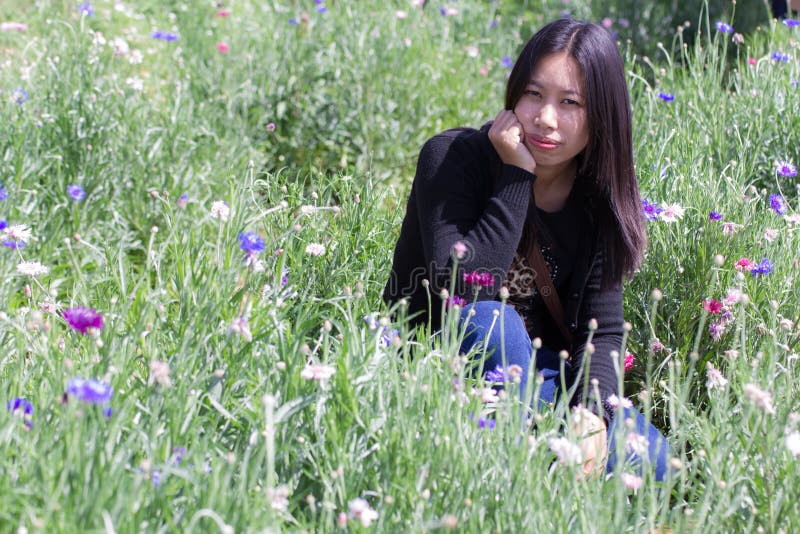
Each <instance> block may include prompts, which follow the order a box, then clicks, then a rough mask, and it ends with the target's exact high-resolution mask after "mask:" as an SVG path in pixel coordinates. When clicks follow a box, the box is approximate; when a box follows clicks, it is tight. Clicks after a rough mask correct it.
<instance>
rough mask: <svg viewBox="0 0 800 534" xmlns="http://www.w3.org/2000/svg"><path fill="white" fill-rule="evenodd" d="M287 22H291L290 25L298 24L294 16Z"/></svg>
mask: <svg viewBox="0 0 800 534" xmlns="http://www.w3.org/2000/svg"><path fill="white" fill-rule="evenodd" d="M288 22H289V24H291V25H292V26H297V25H298V24H299V22H297V19H296V18H294V17H292V18H290V19H289V21H288Z"/></svg>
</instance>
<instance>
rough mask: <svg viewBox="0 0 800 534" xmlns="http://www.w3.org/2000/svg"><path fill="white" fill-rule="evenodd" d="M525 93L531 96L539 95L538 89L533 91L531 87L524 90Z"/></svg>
mask: <svg viewBox="0 0 800 534" xmlns="http://www.w3.org/2000/svg"><path fill="white" fill-rule="evenodd" d="M525 94H526V95H531V96H541V94H540V93H539V91H534V90H533V89H528V90H527V91H525Z"/></svg>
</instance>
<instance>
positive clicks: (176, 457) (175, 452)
mask: <svg viewBox="0 0 800 534" xmlns="http://www.w3.org/2000/svg"><path fill="white" fill-rule="evenodd" d="M184 454H186V447H178V446H177V445H176V446H175V447H172V463H173V464H175V465H180V463H181V460H183V455H184Z"/></svg>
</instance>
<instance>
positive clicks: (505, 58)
mask: <svg viewBox="0 0 800 534" xmlns="http://www.w3.org/2000/svg"><path fill="white" fill-rule="evenodd" d="M500 63H502V65H503V66H504V67H505V68H507V69H510V68H511V67H513V66H514V60H513V59H511V56H503V59H501V60H500Z"/></svg>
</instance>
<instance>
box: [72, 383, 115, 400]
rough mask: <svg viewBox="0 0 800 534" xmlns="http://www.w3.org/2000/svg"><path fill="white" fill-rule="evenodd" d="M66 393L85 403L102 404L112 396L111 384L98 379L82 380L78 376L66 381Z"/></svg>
mask: <svg viewBox="0 0 800 534" xmlns="http://www.w3.org/2000/svg"><path fill="white" fill-rule="evenodd" d="M67 395H71V396H73V397H75V398H77V399H78V400H80V401H82V402H85V403H87V404H103V403H106V402H109V401H110V400H111V397H113V396H114V390H113V389H112V388H111V385H110V384H108V383H106V382H102V381H99V380H94V379H91V378H90V379H88V380H84V379H83V378H80V377H75V378H70V380H69V382H68V383H67Z"/></svg>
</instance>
